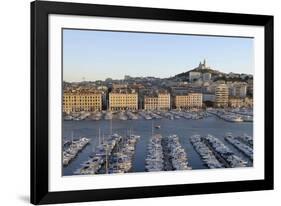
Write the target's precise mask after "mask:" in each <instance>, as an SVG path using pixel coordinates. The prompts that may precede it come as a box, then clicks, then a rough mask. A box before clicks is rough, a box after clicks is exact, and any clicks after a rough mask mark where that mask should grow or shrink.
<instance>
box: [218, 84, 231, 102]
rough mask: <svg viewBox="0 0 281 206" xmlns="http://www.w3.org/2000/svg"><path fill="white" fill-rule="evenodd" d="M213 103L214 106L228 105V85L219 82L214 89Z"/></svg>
mask: <svg viewBox="0 0 281 206" xmlns="http://www.w3.org/2000/svg"><path fill="white" fill-rule="evenodd" d="M215 95H216V99H215V105H216V107H227V106H228V96H229V92H228V86H227V85H226V84H219V85H217V86H216V89H215Z"/></svg>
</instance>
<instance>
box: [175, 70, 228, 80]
mask: <svg viewBox="0 0 281 206" xmlns="http://www.w3.org/2000/svg"><path fill="white" fill-rule="evenodd" d="M190 72H200V73H202V74H203V73H211V74H212V75H215V76H217V75H219V74H224V73H223V72H220V71H217V70H213V69H209V68H206V69H200V68H195V69H192V70H189V71H187V72H182V73H180V74H177V75H175V76H174V78H182V77H189V73H190Z"/></svg>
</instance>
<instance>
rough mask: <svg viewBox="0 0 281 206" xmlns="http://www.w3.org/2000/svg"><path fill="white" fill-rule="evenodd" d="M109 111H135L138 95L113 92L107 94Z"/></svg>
mask: <svg viewBox="0 0 281 206" xmlns="http://www.w3.org/2000/svg"><path fill="white" fill-rule="evenodd" d="M108 96H109V110H127V109H129V110H137V109H138V94H137V93H135V92H130V91H113V92H111V93H109V95H108Z"/></svg>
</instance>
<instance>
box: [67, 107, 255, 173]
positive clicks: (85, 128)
mask: <svg viewBox="0 0 281 206" xmlns="http://www.w3.org/2000/svg"><path fill="white" fill-rule="evenodd" d="M113 113H114V112H113ZM103 115H106V113H103ZM114 115H115V114H113V116H114ZM180 118H181V119H180V121H176V119H174V121H171V120H170V119H168V118H165V117H164V118H161V119H153V120H150V121H148V120H146V119H144V118H142V117H139V116H138V119H136V120H134V119H128V120H126V121H124V120H120V119H116V118H113V119H111V120H110V121H108V120H105V119H100V120H99V121H92V120H86V119H85V120H83V121H64V127H63V135H64V142H63V145H65V147H66V146H67V145H68V144H69V142H71V136H72V133H75V136H80V137H87V138H88V139H90V141H91V144H87V145H86V146H85V147H84V148H83V149H82V150H81V151H80V152H79V155H77V156H76V157H75V158H73V159H72V160H71V161H70V162H69V164H68V165H67V166H66V167H63V175H74V174H105V173H117V172H118V173H126V172H145V171H165V170H176V169H177V168H176V167H174V168H173V166H172V161H170V160H169V158H170V153H169V152H168V151H166V145H165V144H164V140H165V139H166V138H168V137H169V136H173V135H175V136H177V138H178V141H179V142H180V145H181V148H182V149H183V150H184V152H185V154H186V157H187V160H188V161H186V164H187V167H188V169H190V168H192V169H193V170H196V169H206V168H221V167H222V168H223V167H231V165H230V163H228V162H227V161H226V160H225V158H223V157H222V155H221V154H219V153H218V152H216V150H214V149H213V148H212V147H210V143H209V144H207V141H206V140H204V138H205V137H206V136H207V135H208V134H212V135H213V136H214V137H216V138H217V139H219V140H220V141H221V142H222V143H223V144H224V145H226V146H227V147H228V148H229V150H230V151H231V153H232V154H233V155H235V156H237V157H239V160H240V161H241V162H240V163H241V164H238V163H237V164H233V167H240V166H241V165H243V166H251V164H246V162H249V160H250V158H248V157H247V155H245V154H244V153H243V152H241V151H240V150H239V149H238V148H236V147H235V146H233V145H232V144H230V143H229V142H228V141H227V140H225V138H224V137H225V135H226V134H227V133H229V132H231V133H232V135H233V136H235V137H237V138H240V139H241V140H240V139H239V141H241V142H242V139H243V141H244V142H243V143H244V144H247V145H248V144H251V137H252V134H253V128H252V123H251V122H241V123H239V124H236V123H232V122H228V121H224V120H222V119H220V118H218V117H216V116H214V115H208V116H206V117H204V118H202V119H186V118H184V117H180ZM151 130H155V131H151ZM132 131H133V132H132ZM111 134H112V135H113V136H115V138H117V137H119V138H120V140H119V141H116V143H115V147H114V148H113V149H112V150H111V151H110V149H109V148H110V147H109V148H108V150H107V155H106V147H105V146H103V143H108V144H109V145H110V144H111V143H109V142H108V141H110V140H113V139H111V138H112V135H111ZM114 134H115V135H114ZM152 134H153V135H152ZM130 135H137V136H140V138H136V139H138V140H137V141H136V143H135V144H133V146H132V147H131V146H129V145H130V144H128V143H126V140H125V139H126V138H127V137H129V136H130ZM193 135H200V137H202V138H201V141H200V142H198V143H196V142H195V141H194V142H192V141H191V139H190V137H192V136H193ZM132 137H133V136H132ZM119 138H117V139H119ZM170 138H171V137H170ZM177 138H175V139H177ZM117 139H116V140H117ZM117 142H118V144H117ZM122 142H123V143H126V146H124V145H123V143H122ZM202 143H204V146H205V147H203V149H205V150H206V151H205V155H204V153H203V150H202V151H201V153H202V154H200V151H198V148H199V147H198V146H197V147H198V148H196V146H195V144H198V145H199V146H200V145H201V146H202ZM112 145H113V144H112ZM206 147H207V149H206ZM97 148H98V149H97ZM123 148H130V150H123ZM133 148H134V149H133ZM164 150H165V151H164ZM124 151H125V155H124ZM127 152H128V153H127ZM215 153H217V154H215ZM126 154H128V157H126ZM206 155H209V157H208V156H206ZM106 157H107V158H106ZM219 158H221V159H219ZM117 159H118V161H120V162H121V163H122V162H123V161H124V164H123V165H122V166H120V167H118V166H117V165H116V164H114V162H115V163H116V160H117ZM183 159H184V158H183ZM167 160H169V161H167ZM223 161H225V162H223ZM106 162H107V164H106ZM242 163H244V164H242ZM106 165H107V166H106ZM225 165H226V166H225ZM189 167H190V168H189ZM178 168H179V169H180V167H178ZM184 168H185V166H184Z"/></svg>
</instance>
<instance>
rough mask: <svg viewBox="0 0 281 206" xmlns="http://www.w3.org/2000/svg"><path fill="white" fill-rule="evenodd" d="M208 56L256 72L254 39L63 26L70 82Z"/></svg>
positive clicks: (180, 66)
mask: <svg viewBox="0 0 281 206" xmlns="http://www.w3.org/2000/svg"><path fill="white" fill-rule="evenodd" d="M204 58H205V59H206V62H207V66H210V67H211V68H212V69H216V70H219V71H221V72H225V73H229V72H234V73H246V74H253V72H254V39H251V38H239V37H217V36H199V35H198V36H197V35H176V34H158V33H157V34H156V33H136V32H116V31H94V30H71V29H64V30H63V79H64V81H68V82H77V81H83V80H86V81H95V80H105V79H106V78H112V79H123V78H124V76H125V75H129V76H132V77H141V76H143V77H144V76H154V77H160V78H167V77H170V76H174V75H176V74H179V73H182V72H186V71H189V70H191V69H193V68H195V67H197V66H198V64H199V62H200V61H202V62H203V60H204Z"/></svg>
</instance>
